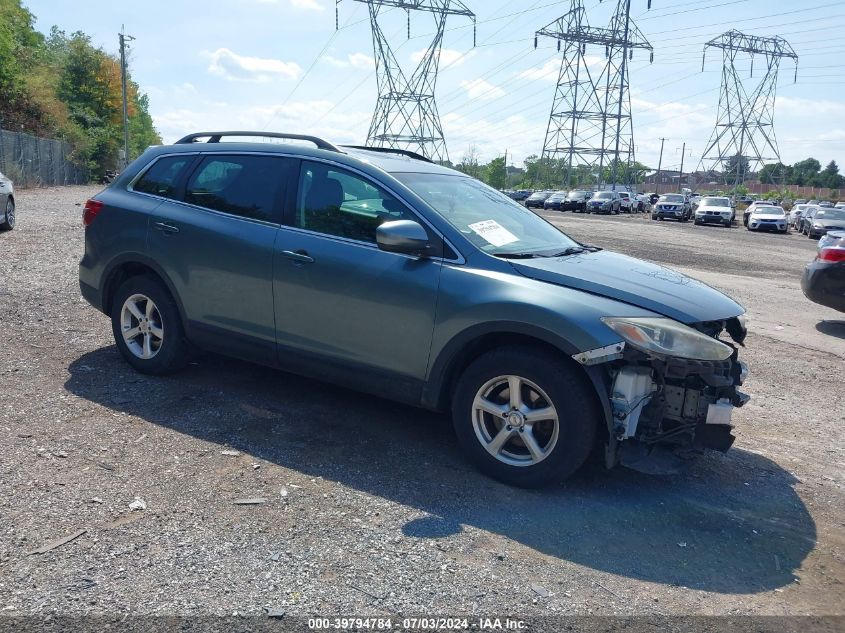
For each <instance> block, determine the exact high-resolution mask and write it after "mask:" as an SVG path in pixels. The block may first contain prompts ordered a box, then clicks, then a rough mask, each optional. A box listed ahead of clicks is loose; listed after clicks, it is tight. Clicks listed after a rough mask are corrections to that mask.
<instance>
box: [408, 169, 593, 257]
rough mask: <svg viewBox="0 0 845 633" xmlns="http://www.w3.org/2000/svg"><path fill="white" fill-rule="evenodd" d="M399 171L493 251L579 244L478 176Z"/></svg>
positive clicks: (533, 252)
mask: <svg viewBox="0 0 845 633" xmlns="http://www.w3.org/2000/svg"><path fill="white" fill-rule="evenodd" d="M394 176H395V177H396V178H397V179H398V180H399V181H401V182H402V183H403V184H405V185H406V186H407V187H408V188H409V189H411V190H412V191H413V192H414V193H416V194H417V195H418V196H420V197H421V198H422V199H423V200H425V201H426V202H427V203H428V204H429V205H430V206H431V207H433V208H434V209H435V211H437V212H438V213H439V214H440V215H441V216H443V218H445V219H446V221H447V222H449V224H451V225H452V226H453V227H455V229H457V230H458V231H460V233H461V234H462V235H463V236H464V237H465V238H466V239H468V240H469V241H470V242H472V243H473V244H474V245H475V246H476V247H478V248H479V249H481V250H482V251H484V252H486V253H489V254H491V255H501V256H507V255H516V254H519V255H524V256H529V257H530V256H538V257H543V256H550V255H555V254H558V253H560V252H562V251H565V250H566V249H568V248H573V247H577V246H578V243H577V242H575V241H574V240H572V239H571V238H569V237H568V236H566V235H565V234H564V233H562V232H561V231H560V230H558V229H557V228H556V227H555V226H553V225H552V224H550V223H548V222H546V221H545V220H543V219H542V218H540V217H539V216H538V215H536V214H535V213H533V212H531V211H530V210H528V209H526V208H525V207H523V206H522V205H520V204H517V203H516V202H514V201H513V200H511V199H510V198H508V197H507V196H505V195H503V194H501V193H499V192H498V191H496V190H495V189H493V188H492V187H488V186H487V185H485V184H483V183H481V182H479V181H478V180H475V179H473V178H469V177H466V176H452V175H446V174H429V173H398V174H394Z"/></svg>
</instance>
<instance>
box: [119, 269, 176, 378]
mask: <svg viewBox="0 0 845 633" xmlns="http://www.w3.org/2000/svg"><path fill="white" fill-rule="evenodd" d="M150 302H152V308H150ZM130 303H131V304H132V305H134V308H135V310H134V311H133V310H132V309H131V308H130V307H129V304H130ZM135 314H139V315H141V317H143V319H144V320H145V321H143V322H142V319H139V318H138V317H137V316H135ZM111 322H112V334H113V335H114V341H115V344H116V345H117V348H118V349H119V350H120V353H121V355H122V356H123V358H124V359H126V362H128V363H129V364H130V365H132V367H134V368H135V369H136V370H137V371H139V372H141V373H143V374H152V375H155V376H160V375H164V374H171V373H173V372H175V371H178V370H179V369H182V367H184V366H185V364H186V363H187V361H188V351H189V346H188V342H187V340H186V339H185V331H184V329H183V327H182V319H181V317H180V315H179V308H178V307H177V306H176V302H175V301H174V300H173V297H172V296H170V292H169V291H168V290H167V288H166V287H165V286H164V285H163V284H162V283H161V282H160V281H158V280H157V279H153V278H152V277H144V276H141V277H131V278H130V279H127V280H126V281H124V282H123V283H122V284H121V285H120V287H119V288H118V289H117V292H116V293H115V295H114V299H113V301H112V310H111ZM125 331H136V332H137V333H136V334H135V336H134V337H133V338H131V339H130V338H129V337H127V336H125V335H124V332H125Z"/></svg>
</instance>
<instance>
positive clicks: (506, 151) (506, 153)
mask: <svg viewBox="0 0 845 633" xmlns="http://www.w3.org/2000/svg"><path fill="white" fill-rule="evenodd" d="M507 188H508V150H505V189H507Z"/></svg>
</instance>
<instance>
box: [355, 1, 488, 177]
mask: <svg viewBox="0 0 845 633" xmlns="http://www.w3.org/2000/svg"><path fill="white" fill-rule="evenodd" d="M354 1H355V2H361V3H363V4H366V5H367V8H368V9H369V12H370V26H371V28H372V32H373V51H374V53H375V60H376V82H377V85H378V101H377V102H376V108H375V112H374V113H373V119H372V122H371V123H370V130H369V132H368V134H367V145H373V146H376V147H393V148H398V149H409V150H413V151H415V152H418V153H420V154H422V155H423V156H425V157H427V158H430V159H431V160H434V161H447V160H449V154H448V152H447V151H446V141H445V139H444V137H443V128H442V127H441V125H440V114H439V113H438V111H437V103H436V102H435V100H434V88H435V85H436V83H437V70H438V67H439V64H440V47H441V45H442V43H443V33H444V31H445V29H446V18H447V17H448V16H450V15H459V16H464V17H468V18H471V19H472V21H473V28H474V25H475V14H474V13H473V12H472V11H470V10H469V8H467V6H466V5H465V4H464V3H463V2H460V1H459V0H354ZM384 7H388V8H396V9H404V10H405V11H406V12H407V15H408V30H409V37H410V12H411V11H423V12H427V13H431V14H432V15H433V16H434V27H435V28H434V31H435V33H434V38H433V39H432V41H431V44H430V45H429V47H428V49H427V50H426V51H425V53H424V54H423V57H422V59H421V60H420V62H419V64H417V67H416V69H414V72H413V74H411V75H410V76H409V75H407V74H406V73H405V71H403V70H402V66H401V65H400V64H399V62H398V60H397V59H396V56H395V55H394V53H393V50H392V49H391V46H390V42H389V41H388V38H387V36H386V35H385V34H384V31H383V30H382V28H381V25H380V24H379V20H378V18H379V14H380V13H381V12H382V9H383V8H384ZM473 45H474V42H473Z"/></svg>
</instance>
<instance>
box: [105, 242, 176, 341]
mask: <svg viewBox="0 0 845 633" xmlns="http://www.w3.org/2000/svg"><path fill="white" fill-rule="evenodd" d="M138 276H144V277H151V278H152V279H155V280H157V281H160V282H161V283H163V284H164V286H165V288H166V289H167V292H169V293H170V296H171V297H172V298H173V301H174V302H176V307H177V308H178V309H179V318H180V319H181V320H182V326H183V327H184V328H186V331H187V316H186V314H185V309H184V306H183V305H182V301H181V299H180V298H179V295H178V294H177V292H176V288H175V287H174V285H173V282H172V281H170V278H169V277H168V276H167V274H166V273H165V272H164V270H162V268H161V266H159V265H158V264H157V263H156V262H155V261H153V260H152V259H150V258H148V257H145V256H144V255H141V254H131V255H125V256H123V257H120V258H118V259H116V260H115V261H113V262H111V263H110V264H109V267H108V269H107V270H106V272H105V274H104V275H103V279H104V282H103V294H102V304H103V305H102V310H103V312H104V313H106V314H111V309H112V301H113V300H114V294H115V293H116V292H117V289H118V288H119V287H120V285H121V284H122V283H123V282H124V281H126V280H127V279H130V278H131V277H138Z"/></svg>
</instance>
